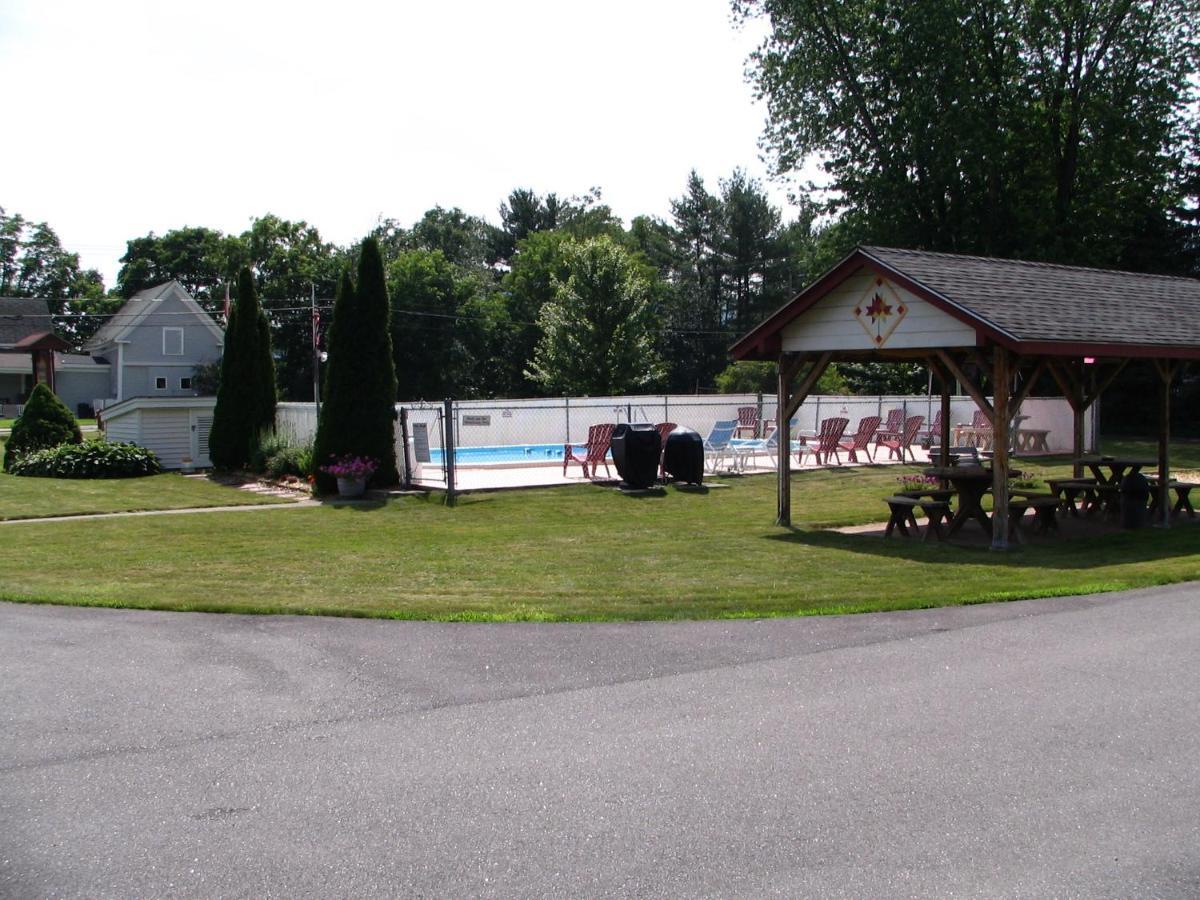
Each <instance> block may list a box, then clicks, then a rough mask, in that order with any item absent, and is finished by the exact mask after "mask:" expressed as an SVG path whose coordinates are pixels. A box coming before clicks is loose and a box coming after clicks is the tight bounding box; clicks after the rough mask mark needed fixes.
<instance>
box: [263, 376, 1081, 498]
mask: <svg viewBox="0 0 1200 900" xmlns="http://www.w3.org/2000/svg"><path fill="white" fill-rule="evenodd" d="M940 402H941V401H940V398H938V397H936V396H932V397H931V396H924V395H918V396H872V397H843V396H812V397H809V398H808V399H807V400H806V401H805V402H804V404H803V405H802V406H801V407H800V409H799V411H798V412H797V415H796V427H797V428H798V429H799V430H801V431H808V432H814V431H816V430H817V429H818V428H819V426H820V422H821V420H822V419H825V418H829V417H831V416H840V417H843V418H847V419H849V420H850V428H849V430H851V431H852V430H853V429H854V428H855V426H856V424H857V422H858V420H859V419H861V418H862V417H864V416H875V415H877V416H879V417H880V418H882V419H884V420H886V418H887V414H888V411H889V410H892V409H902V410H903V411H904V414H905V416H906V417H907V416H912V415H920V416H924V417H925V421H926V424H927V425H928V424H930V423H932V421H933V418H934V416H935V415H936V414H937V411H938V409H939V408H940ZM742 407H753V408H754V409H755V410H756V411H757V412H758V413H759V419H760V421H762V420H766V419H772V420H773V419H775V408H776V403H775V398H774V395H770V394H718V395H708V396H697V395H690V394H683V395H679V394H676V395H661V394H660V395H651V396H629V397H547V398H536V399H525V400H461V401H455V402H454V403H453V408H452V420H453V428H454V443H455V446H456V447H458V448H476V447H513V446H525V447H535V448H537V447H547V448H549V447H550V446H554V445H556V446H557V449H558V451H559V456H558V458H559V459H561V446H562V444H564V443H568V442H576V443H579V442H582V441H584V440H586V438H587V431H588V426H590V425H594V424H598V423H604V422H612V423H621V422H648V423H658V422H674V423H675V424H676V425H680V426H684V427H687V428H692V429H694V430H695V431H698V432H700V434H701V435H707V434H708V433H709V431H710V430H711V429H712V427H713V423H714V422H716V421H719V420H722V419H736V418H738V410H739V409H740V408H742ZM444 409H445V407H444V404H440V403H439V404H428V403H398V404H396V410H397V416H398V420H397V460H398V461H403V459H404V454H403V453H402V452H401V449H402V447H401V444H400V432H399V427H400V422H399V413H400V411H401V410H403V411H404V413H405V416H406V418H407V422H408V434H409V442H410V446H411V445H412V443H413V436H414V434H417V435H421V437H420V439H419V440H422V441H427V443H428V447H429V449H430V452H431V455H432V459H430V458H425V459H423V460H422V462H424V463H425V465H424V467H423V472H422V480H423V481H434V482H436V481H438V480H444V478H445V472H444V470H443V460H442V453H441V451H442V448H443V447H444V445H445V441H444V434H443V425H442V418H443V415H444ZM975 409H976V406H975V402H974V401H973V400H972V399H971V398H970V397H954V398H952V399H951V417H950V419H951V423H952V424H957V423H960V422H961V423H969V422H970V421H971V419H972V415H973V414H974V412H975ZM1093 410H1094V407H1093ZM1020 412H1021V414H1022V415H1024V416H1027V417H1028V418H1027V419H1026V420H1025V421H1024V422H1022V424H1021V427H1022V428H1027V429H1038V430H1043V431H1046V432H1048V434H1047V448H1048V450H1049V452H1051V453H1069V452H1071V449H1072V447H1071V429H1072V414H1071V408H1070V406H1069V405H1068V404H1067V402H1066V400H1065V399H1063V398H1061V397H1031V398H1028V399H1027V400H1025V402H1024V403H1023V404H1022V405H1021V410H1020ZM276 421H277V428H278V430H279V431H280V432H281V433H284V434H287V435H288V436H289V437H290V438H291V439H292V440H293V441H294V442H296V443H306V442H308V441H311V440H312V439H313V437H314V435H315V434H316V426H317V417H316V409H315V407H314V406H313V404H311V403H281V404H279V406H278V413H277V419H276ZM1092 421H1093V413H1092V411H1089V413H1088V416H1087V420H1086V421H1085V434H1087V435H1092V434H1093V428H1092ZM422 432H423V435H422V434H421V433H422ZM1088 443H1089V446H1090V445H1092V444H1093V443H1094V442H1093V441H1092V440H1091V439H1089V442H1088ZM422 449H423V448H422ZM542 461H543V462H546V461H548V460H542ZM430 463H432V465H431V464H430ZM463 465H464V463H463V462H462V461H461V459H460V461H459V466H460V467H461V466H463Z"/></svg>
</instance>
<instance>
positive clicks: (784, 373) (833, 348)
mask: <svg viewBox="0 0 1200 900" xmlns="http://www.w3.org/2000/svg"><path fill="white" fill-rule="evenodd" d="M731 352H732V353H733V356H734V358H735V359H738V360H766V361H775V362H777V363H778V367H779V369H778V371H779V407H778V409H779V413H778V421H780V422H787V421H790V420H791V418H792V416H794V415H795V414H796V411H797V410H798V409H799V408H800V405H801V404H802V403H803V402H804V400H805V398H806V397H807V396H808V394H809V392H810V391H812V389H813V387H814V386H815V385H816V383H817V380H818V379H819V378H820V377H821V375H822V373H823V372H824V371H825V369H826V367H827V366H828V365H829V364H830V363H831V362H837V361H858V362H910V363H911V362H919V363H924V364H925V365H927V366H929V368H930V369H931V370H932V371H933V372H934V374H936V375H937V377H938V381H939V383H940V385H941V409H942V426H941V429H942V433H941V446H942V447H948V446H949V445H950V411H949V409H950V392H951V390H952V388H953V383H954V381H955V380H957V381H958V382H959V383H960V384H961V385H962V387H963V389H964V390H965V391H966V392H967V393H968V394H969V395H970V396H971V398H972V399H973V400H974V401H975V402H976V404H978V406H979V408H980V409H981V410H983V412H984V414H985V415H986V416H987V418H988V420H989V421H990V422H991V424H992V428H993V432H994V435H995V437H994V454H995V455H994V457H993V460H992V466H993V482H992V492H993V495H994V502H993V510H994V512H993V515H992V547H993V548H994V549H1004V548H1006V547H1007V546H1008V500H1009V496H1008V470H1009V460H1008V447H1009V433H1010V430H1011V427H1012V419H1013V416H1014V415H1015V414H1016V413H1017V411H1018V409H1019V407H1020V405H1021V403H1022V401H1024V400H1025V398H1026V397H1028V396H1029V393H1030V391H1031V390H1032V389H1033V387H1034V385H1035V384H1036V383H1037V382H1038V381H1039V380H1040V379H1041V377H1042V376H1043V375H1044V374H1049V375H1050V376H1051V377H1052V378H1053V379H1054V381H1055V382H1056V383H1057V384H1058V386H1059V388H1060V389H1061V390H1062V392H1063V395H1064V396H1065V397H1066V399H1067V401H1068V403H1070V405H1071V409H1072V411H1073V413H1074V438H1073V447H1074V456H1075V458H1079V457H1080V456H1081V455H1082V453H1083V449H1084V436H1083V425H1084V413H1085V411H1086V410H1087V409H1088V408H1089V407H1090V406H1091V405H1092V404H1093V403H1094V402H1095V401H1096V399H1097V398H1098V397H1099V396H1100V394H1101V393H1102V392H1103V391H1104V389H1105V388H1106V387H1108V386H1109V385H1110V384H1111V383H1112V381H1113V379H1114V378H1116V376H1117V375H1118V374H1119V373H1120V372H1121V371H1122V370H1123V369H1124V368H1125V366H1126V365H1127V364H1128V363H1129V362H1130V361H1132V360H1143V359H1144V360H1149V361H1150V362H1151V363H1152V364H1153V366H1154V368H1155V369H1156V370H1157V372H1158V374H1159V381H1160V385H1161V389H1160V390H1159V391H1157V393H1158V396H1157V398H1155V400H1156V402H1157V404H1158V406H1159V420H1160V427H1159V433H1158V475H1159V488H1158V490H1159V491H1160V497H1159V501H1160V502H1159V509H1160V510H1161V513H1162V524H1163V525H1168V524H1169V520H1170V513H1171V505H1170V503H1169V502H1168V499H1169V497H1168V493H1169V483H1170V477H1169V475H1170V460H1169V458H1168V451H1167V444H1168V440H1169V437H1170V403H1171V400H1170V397H1171V385H1172V382H1173V381H1174V380H1175V378H1176V377H1177V376H1178V374H1179V372H1180V369H1181V368H1182V366H1183V364H1184V363H1185V362H1186V361H1187V360H1191V359H1197V358H1200V280H1196V279H1192V278H1177V277H1169V276H1162V275H1142V274H1137V273H1133V272H1115V271H1107V270H1102V269H1085V268H1078V267H1073V266H1061V265H1053V264H1049V263H1035V262H1022V261H1019V260H1004V259H988V258H984V257H977V256H959V255H956V254H949V253H929V252H924V251H918V250H896V249H890V248H886V247H858V248H857V249H855V250H854V251H853V252H852V253H850V254H849V255H848V256H847V257H846V258H845V259H843V260H842V261H841V262H840V263H838V264H837V265H836V266H834V267H833V268H832V269H830V270H829V271H828V272H826V273H825V274H824V275H822V276H821V277H820V278H819V279H817V281H815V282H814V283H813V284H811V285H810V286H809V287H807V288H806V289H805V290H803V291H801V292H800V294H799V295H797V296H796V297H795V298H794V299H793V300H792V301H790V302H789V303H787V304H785V305H784V306H782V307H780V308H779V309H778V310H776V311H775V312H774V313H773V314H772V315H771V316H770V317H768V318H767V319H766V321H764V322H763V323H762V324H760V325H759V326H758V327H756V328H754V329H753V330H752V331H750V332H749V333H748V334H746V335H745V336H744V337H742V338H741V339H740V340H738V341H737V343H735V344H734V345H733V347H732V348H731ZM984 379H986V385H987V386H990V388H991V394H992V399H991V400H990V401H989V399H988V395H987V393H985V382H984ZM1002 388H1003V389H1002ZM1076 474H1077V475H1078V474H1080V471H1079V470H1078V469H1077V471H1076ZM778 493H779V506H778V510H779V511H778V523H779V524H780V525H790V524H791V473H790V465H789V460H788V454H786V453H784V454H780V465H779V491H778Z"/></svg>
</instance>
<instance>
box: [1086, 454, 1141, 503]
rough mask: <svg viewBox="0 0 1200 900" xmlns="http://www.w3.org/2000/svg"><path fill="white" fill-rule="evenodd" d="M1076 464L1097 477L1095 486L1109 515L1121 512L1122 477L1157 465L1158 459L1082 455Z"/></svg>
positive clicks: (1097, 498) (1098, 500) (1099, 500)
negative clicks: (1084, 467)
mask: <svg viewBox="0 0 1200 900" xmlns="http://www.w3.org/2000/svg"><path fill="white" fill-rule="evenodd" d="M1074 462H1075V464H1076V465H1081V466H1086V467H1087V469H1088V471H1089V472H1091V473H1092V476H1093V477H1094V478H1095V479H1096V486H1095V487H1094V488H1093V490H1094V491H1095V494H1096V500H1097V503H1098V505H1099V507H1100V509H1101V511H1102V512H1104V513H1105V514H1107V515H1109V516H1116V515H1119V514H1120V512H1121V494H1120V491H1121V479H1122V478H1124V477H1125V476H1126V475H1132V474H1134V473H1136V472H1140V471H1141V470H1142V469H1143V468H1146V467H1147V466H1157V465H1158V460H1157V459H1146V458H1136V457H1122V456H1081V457H1079V458H1078V459H1076V460H1074Z"/></svg>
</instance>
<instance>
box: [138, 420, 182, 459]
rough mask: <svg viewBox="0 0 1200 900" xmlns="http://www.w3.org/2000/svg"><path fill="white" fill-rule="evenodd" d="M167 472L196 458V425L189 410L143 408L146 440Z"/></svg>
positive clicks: (143, 443) (144, 442) (143, 431)
mask: <svg viewBox="0 0 1200 900" xmlns="http://www.w3.org/2000/svg"><path fill="white" fill-rule="evenodd" d="M139 443H140V444H141V445H142V446H143V447H146V448H147V449H150V450H153V451H154V452H155V454H157V456H158V460H159V462H161V463H162V465H163V468H164V469H178V468H179V467H180V466H181V465H182V464H183V458H184V457H185V456H191V455H192V424H191V420H190V417H189V413H188V410H187V409H143V410H142V439H141V441H139Z"/></svg>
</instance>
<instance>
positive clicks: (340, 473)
mask: <svg viewBox="0 0 1200 900" xmlns="http://www.w3.org/2000/svg"><path fill="white" fill-rule="evenodd" d="M378 468H379V463H377V462H376V461H375V460H373V459H372V458H371V457H369V456H351V455H349V454H347V455H346V456H331V457H330V462H328V463H327V464H325V465H323V466H321V471H322V472H324V473H325V474H327V475H332V476H333V477H334V478H336V479H337V489H338V496H339V497H361V496H362V495H363V492H364V491H366V489H367V480H368V479H369V478H370V477H371V476H372V475H374V474H375V470H376V469H378Z"/></svg>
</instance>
